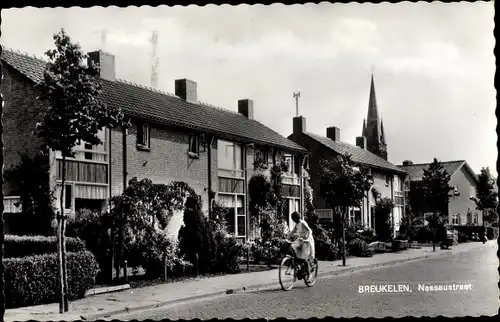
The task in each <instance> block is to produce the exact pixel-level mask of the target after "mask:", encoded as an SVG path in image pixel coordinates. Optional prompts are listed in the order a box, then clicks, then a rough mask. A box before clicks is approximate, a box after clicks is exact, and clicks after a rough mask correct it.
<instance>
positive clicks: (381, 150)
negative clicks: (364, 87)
mask: <svg viewBox="0 0 500 322" xmlns="http://www.w3.org/2000/svg"><path fill="white" fill-rule="evenodd" d="M361 135H362V136H364V137H366V148H367V150H368V151H370V152H372V153H374V154H376V155H378V156H379V157H381V158H383V159H385V160H387V144H386V141H385V135H384V124H383V122H382V118H381V117H380V116H379V113H378V107H377V97H376V96H375V84H374V82H373V74H372V81H371V87H370V98H369V101H368V117H367V119H366V120H363V130H362V134H361Z"/></svg>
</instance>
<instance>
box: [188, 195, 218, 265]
mask: <svg viewBox="0 0 500 322" xmlns="http://www.w3.org/2000/svg"><path fill="white" fill-rule="evenodd" d="M179 250H180V254H182V255H183V256H184V257H185V258H186V260H188V261H189V262H191V263H192V264H193V265H195V266H196V255H198V269H199V273H202V274H204V273H208V272H211V271H213V269H214V267H215V266H216V264H217V253H218V252H217V242H216V241H215V238H214V233H213V231H212V227H211V225H210V224H209V222H208V220H207V219H206V218H205V215H204V214H203V212H202V211H201V204H200V201H199V199H198V197H197V196H194V197H191V196H190V197H188V199H187V201H186V209H185V210H184V225H183V226H181V228H180V229H179Z"/></svg>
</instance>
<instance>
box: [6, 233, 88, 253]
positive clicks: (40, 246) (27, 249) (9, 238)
mask: <svg viewBox="0 0 500 322" xmlns="http://www.w3.org/2000/svg"><path fill="white" fill-rule="evenodd" d="M65 240H66V252H80V251H83V250H85V243H84V242H83V241H82V240H81V239H79V238H71V237H66V238H65ZM52 253H54V254H55V253H57V238H56V237H55V236H51V237H46V236H15V235H6V236H5V243H4V258H13V257H25V256H32V255H42V254H52Z"/></svg>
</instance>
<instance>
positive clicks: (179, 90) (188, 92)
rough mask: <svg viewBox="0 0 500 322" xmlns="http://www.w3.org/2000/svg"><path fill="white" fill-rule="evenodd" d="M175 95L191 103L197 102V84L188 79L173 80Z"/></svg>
mask: <svg viewBox="0 0 500 322" xmlns="http://www.w3.org/2000/svg"><path fill="white" fill-rule="evenodd" d="M175 95H177V96H179V97H180V98H182V99H183V100H185V101H188V102H191V103H197V102H198V95H197V84H196V82H195V81H192V80H190V79H187V78H184V79H176V80H175Z"/></svg>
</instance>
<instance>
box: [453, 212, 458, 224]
mask: <svg viewBox="0 0 500 322" xmlns="http://www.w3.org/2000/svg"><path fill="white" fill-rule="evenodd" d="M451 223H452V224H453V225H458V214H454V215H451Z"/></svg>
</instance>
